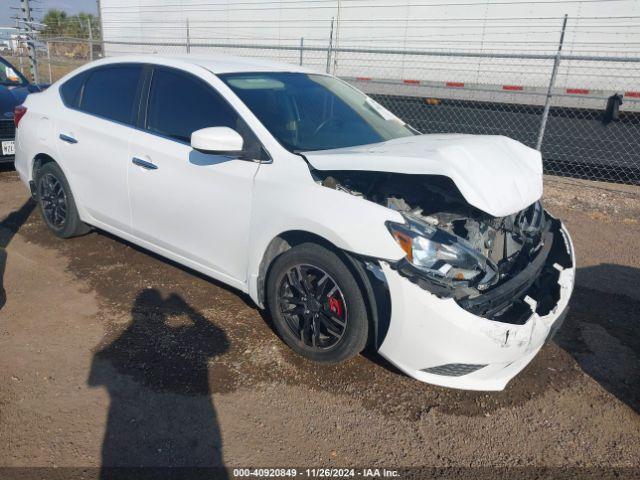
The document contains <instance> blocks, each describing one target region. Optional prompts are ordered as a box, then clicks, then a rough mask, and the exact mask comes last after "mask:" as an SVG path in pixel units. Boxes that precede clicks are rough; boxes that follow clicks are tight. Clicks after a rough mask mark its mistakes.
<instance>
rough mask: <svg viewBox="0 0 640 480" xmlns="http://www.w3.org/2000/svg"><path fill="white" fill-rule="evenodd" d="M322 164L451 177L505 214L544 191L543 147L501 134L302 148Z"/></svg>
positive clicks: (481, 203)
mask: <svg viewBox="0 0 640 480" xmlns="http://www.w3.org/2000/svg"><path fill="white" fill-rule="evenodd" d="M304 156H305V157H306V158H307V160H308V161H309V163H310V164H311V165H312V166H313V167H314V168H316V169H318V170H365V171H371V172H394V173H405V174H413V175H443V176H446V177H449V178H451V180H453V182H454V183H455V184H456V186H457V187H458V189H459V190H460V193H462V195H463V196H464V198H465V199H466V200H467V202H469V204H471V205H473V206H474V207H476V208H479V209H480V210H483V211H484V212H487V213H488V214H490V215H493V216H495V217H503V216H506V215H511V214H512V213H515V212H518V211H520V210H522V209H523V208H525V207H527V206H529V205H531V204H532V203H534V202H535V201H536V200H538V199H540V197H541V196H542V158H541V156H540V152H538V151H536V150H534V149H532V148H529V147H527V146H525V145H523V144H522V143H520V142H517V141H515V140H512V139H510V138H507V137H502V136H490V135H458V134H447V135H444V134H430V135H417V136H415V137H404V138H398V139H395V140H389V141H388V142H383V143H375V144H371V145H362V146H358V147H348V148H339V149H335V150H322V151H313V152H304Z"/></svg>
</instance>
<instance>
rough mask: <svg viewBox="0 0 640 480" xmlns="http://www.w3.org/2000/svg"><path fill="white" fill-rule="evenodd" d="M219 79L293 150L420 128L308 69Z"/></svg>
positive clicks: (325, 147)
mask: <svg viewBox="0 0 640 480" xmlns="http://www.w3.org/2000/svg"><path fill="white" fill-rule="evenodd" d="M220 78H221V79H222V80H223V81H224V82H225V83H226V84H227V85H228V86H229V88H231V89H232V90H233V91H234V92H235V94H236V95H238V97H240V99H241V100H242V101H243V102H244V103H245V104H246V105H247V107H249V109H250V110H251V111H252V112H253V113H254V114H255V115H256V117H258V119H259V120H260V121H261V122H262V123H263V125H264V126H265V127H266V128H267V130H269V132H271V134H272V135H273V136H274V137H275V138H276V139H277V140H278V141H279V142H280V143H281V144H282V145H283V146H284V147H285V148H287V149H288V150H290V151H293V152H304V151H310V150H329V149H332V148H342V147H352V146H355V145H365V144H368V143H377V142H384V141H386V140H391V139H394V138H399V137H408V136H410V135H415V134H416V133H417V132H416V131H415V130H413V129H412V128H411V127H409V126H408V125H406V124H405V123H404V122H402V121H401V120H400V119H399V118H397V117H396V116H395V115H393V114H392V113H391V112H389V111H388V110H386V109H385V108H384V107H383V106H382V105H380V104H378V103H377V102H375V101H374V100H373V99H371V98H369V97H367V96H366V95H364V94H363V93H362V92H360V91H358V90H356V89H355V88H353V87H351V86H350V85H348V84H347V83H345V82H343V81H341V80H338V79H336V78H333V77H329V76H326V75H313V74H306V73H280V72H268V73H232V74H225V75H220Z"/></svg>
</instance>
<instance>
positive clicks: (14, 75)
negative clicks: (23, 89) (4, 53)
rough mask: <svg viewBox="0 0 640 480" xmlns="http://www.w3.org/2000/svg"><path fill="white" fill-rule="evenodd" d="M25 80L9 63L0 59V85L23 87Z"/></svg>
mask: <svg viewBox="0 0 640 480" xmlns="http://www.w3.org/2000/svg"><path fill="white" fill-rule="evenodd" d="M25 83H26V80H25V79H24V77H23V76H22V75H20V74H19V73H18V72H17V71H16V70H15V69H14V68H13V67H12V66H11V64H10V63H9V62H7V61H5V60H4V59H2V58H0V85H24V84H25Z"/></svg>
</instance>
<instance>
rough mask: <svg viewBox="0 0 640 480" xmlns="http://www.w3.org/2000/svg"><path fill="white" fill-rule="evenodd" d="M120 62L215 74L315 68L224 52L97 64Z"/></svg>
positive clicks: (130, 57) (141, 57) (120, 59)
mask: <svg viewBox="0 0 640 480" xmlns="http://www.w3.org/2000/svg"><path fill="white" fill-rule="evenodd" d="M120 62H144V63H154V64H162V65H167V64H175V66H179V65H180V64H182V65H184V64H185V63H186V64H191V65H197V66H200V67H202V68H205V69H207V70H209V71H210V72H212V73H214V74H222V73H241V72H302V73H312V72H313V70H310V69H307V68H304V67H300V66H298V65H292V64H289V63H281V62H274V61H272V60H265V59H262V58H251V57H236V56H232V55H223V54H182V55H163V54H148V55H126V56H118V57H107V58H105V59H103V60H99V61H98V62H94V64H95V65H97V64H99V63H100V64H107V63H120Z"/></svg>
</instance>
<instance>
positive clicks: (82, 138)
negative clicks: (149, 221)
mask: <svg viewBox="0 0 640 480" xmlns="http://www.w3.org/2000/svg"><path fill="white" fill-rule="evenodd" d="M142 71H143V66H142V65H141V64H127V63H123V64H113V65H106V66H101V67H97V68H95V69H92V70H88V71H87V72H85V73H83V74H80V75H81V77H80V78H79V79H76V80H75V81H76V82H80V89H79V90H75V89H73V88H69V91H70V92H71V93H73V95H70V97H69V98H65V94H64V89H65V85H66V84H65V85H63V86H62V87H61V94H62V96H63V101H65V103H66V104H67V106H68V107H69V108H65V109H62V111H61V114H60V116H59V118H58V120H57V122H56V128H57V130H56V142H57V143H58V148H59V152H60V154H61V157H62V159H63V167H64V170H65V172H66V174H67V175H68V177H69V178H70V184H71V185H72V188H73V191H74V195H75V196H76V197H77V201H78V202H79V203H80V204H81V205H82V207H84V209H85V210H86V211H87V212H88V213H89V214H90V215H91V217H93V218H92V219H88V220H89V221H93V223H96V225H97V226H101V227H111V228H112V229H116V230H121V231H124V232H130V231H131V212H130V207H129V197H128V189H127V166H128V161H129V159H130V155H129V139H130V137H131V133H132V131H133V128H132V126H133V125H134V124H135V122H136V119H137V115H138V106H139V97H140V91H141V77H142ZM74 78H75V77H74ZM74 78H72V79H70V80H69V81H68V82H72V81H74Z"/></svg>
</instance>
